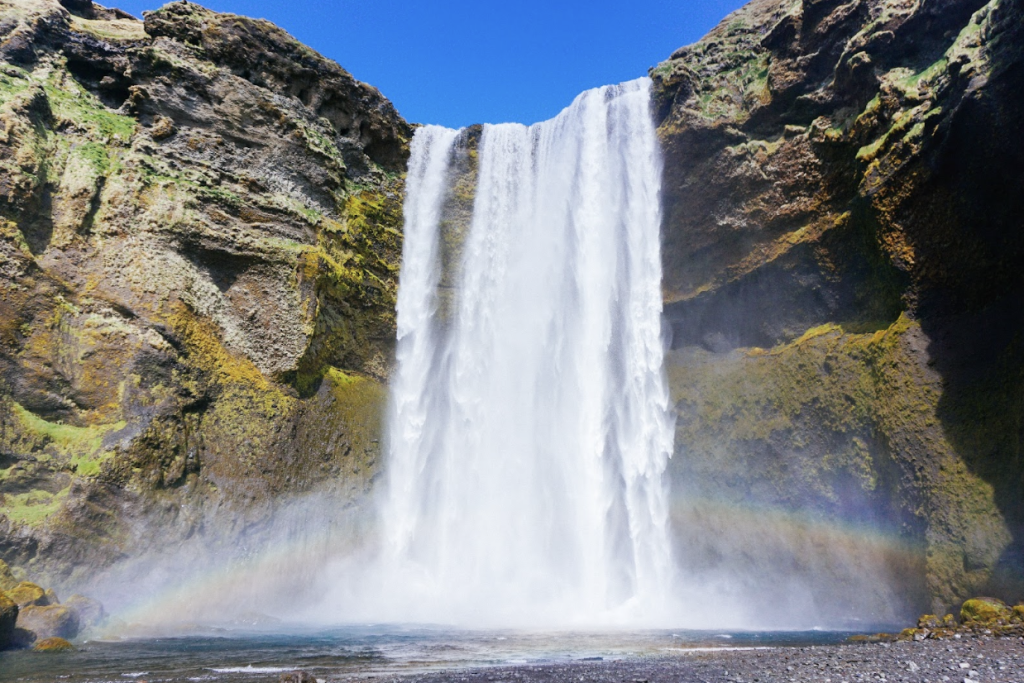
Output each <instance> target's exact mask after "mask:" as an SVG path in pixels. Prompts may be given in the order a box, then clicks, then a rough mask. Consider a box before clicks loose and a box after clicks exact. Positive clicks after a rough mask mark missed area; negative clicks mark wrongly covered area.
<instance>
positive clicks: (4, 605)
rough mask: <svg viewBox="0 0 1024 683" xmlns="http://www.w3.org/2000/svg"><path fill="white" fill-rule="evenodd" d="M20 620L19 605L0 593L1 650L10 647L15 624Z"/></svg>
mask: <svg viewBox="0 0 1024 683" xmlns="http://www.w3.org/2000/svg"><path fill="white" fill-rule="evenodd" d="M17 622H18V605H17V604H15V602H14V600H11V599H10V598H9V597H7V594H6V593H0V650H3V649H6V648H8V647H10V646H11V645H12V643H13V639H14V625H15V624H16V623H17Z"/></svg>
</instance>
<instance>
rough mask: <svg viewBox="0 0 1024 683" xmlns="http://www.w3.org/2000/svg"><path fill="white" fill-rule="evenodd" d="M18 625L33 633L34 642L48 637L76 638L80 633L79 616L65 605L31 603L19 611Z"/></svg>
mask: <svg viewBox="0 0 1024 683" xmlns="http://www.w3.org/2000/svg"><path fill="white" fill-rule="evenodd" d="M17 627H18V628H19V629H23V630H25V631H28V632H29V633H31V634H32V638H31V642H32V643H36V642H38V641H40V640H45V639H47V638H74V637H75V636H76V635H78V617H77V616H75V613H74V612H72V611H71V610H69V609H68V608H67V607H64V606H63V605H44V606H36V605H31V606H29V607H25V608H24V609H22V610H21V611H20V612H19V614H18V621H17Z"/></svg>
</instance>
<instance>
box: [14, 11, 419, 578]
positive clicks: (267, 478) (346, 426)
mask: <svg viewBox="0 0 1024 683" xmlns="http://www.w3.org/2000/svg"><path fill="white" fill-rule="evenodd" d="M0 61H2V64H0V138H2V140H0V142H2V144H0V290H2V295H0V557H2V558H3V559H5V560H7V561H9V562H10V563H11V564H12V565H13V566H17V567H18V568H19V569H20V570H21V571H27V572H28V573H30V574H31V575H32V576H33V577H38V578H39V579H40V580H45V581H46V582H48V583H52V584H55V585H57V586H65V585H69V584H75V583H80V582H81V581H80V580H81V579H82V578H84V577H87V576H92V575H94V574H96V573H97V572H101V571H103V570H104V569H105V568H108V567H110V566H112V565H114V564H115V563H117V562H118V561H119V560H121V559H125V558H127V557H131V556H136V555H139V554H142V553H145V552H147V551H156V550H159V549H161V548H162V549H166V550H167V552H168V553H170V554H174V553H178V552H180V551H179V544H180V543H181V542H183V541H184V540H185V539H188V538H190V537H193V536H195V535H197V534H203V535H204V537H205V540H204V545H206V546H207V547H209V548H211V549H213V548H216V547H217V543H218V540H217V539H221V540H223V542H224V544H225V545H226V546H227V545H228V544H230V545H231V546H232V547H234V545H235V544H237V542H238V540H239V538H243V537H245V535H246V534H255V533H258V532H260V531H265V530H266V528H267V527H268V526H269V525H270V524H271V523H272V519H273V512H274V510H275V507H276V506H277V505H278V503H279V501H282V500H285V499H287V498H288V497H289V496H290V495H292V494H296V493H304V492H310V491H330V492H333V493H335V494H338V495H340V496H341V498H342V499H344V500H348V501H357V500H358V499H359V497H360V496H361V495H362V494H363V493H364V492H365V491H366V490H367V489H368V487H369V485H370V480H371V478H372V477H373V475H374V473H375V471H376V465H377V459H378V456H379V447H378V436H379V427H380V416H381V414H382V412H383V410H382V409H383V405H384V397H385V392H384V390H383V388H382V383H383V382H384V381H385V380H386V378H387V374H388V370H389V366H390V364H391V355H392V344H393V341H392V340H393V338H394V322H395V313H394V304H395V294H396V288H397V274H398V267H399V259H400V251H401V202H402V188H403V174H404V167H405V161H406V158H407V147H408V139H409V137H410V136H411V129H410V127H409V126H408V124H406V123H405V121H403V120H402V118H401V117H400V116H399V115H398V114H397V113H396V112H395V110H394V108H393V107H392V105H391V104H390V103H389V102H388V101H387V100H386V99H385V98H384V97H383V96H382V95H381V94H380V93H379V92H378V91H377V90H376V89H374V88H372V87H370V86H368V85H366V84H363V83H360V82H358V81H356V80H355V79H353V78H352V77H351V76H350V75H349V74H348V73H347V72H345V71H344V70H343V69H341V68H340V67H338V66H337V65H336V64H335V63H333V62H331V61H329V60H327V59H325V58H323V57H321V56H320V55H318V54H317V53H315V52H314V51H312V50H310V49H309V48H307V47H305V46H303V45H301V44H299V43H298V42H296V41H295V40H294V39H292V38H291V37H290V36H288V35H286V34H285V33H284V32H282V31H281V30H279V29H277V28H276V27H274V26H272V25H270V24H268V23H266V22H263V21H255V20H251V19H247V18H243V17H238V16H233V15H229V14H215V13H213V12H210V11H207V10H205V9H203V8H201V7H199V6H198V5H195V4H191V3H188V2H174V3H171V4H169V5H167V6H165V7H164V8H162V9H161V10H159V11H156V12H152V13H149V14H147V16H146V18H145V21H144V22H143V21H139V20H136V19H134V18H132V17H130V16H129V15H127V14H124V13H122V12H119V11H117V10H108V9H104V8H102V7H99V6H96V5H93V4H92V3H91V2H89V1H88V0H64V1H63V2H61V3H58V2H57V0H4V1H3V2H0ZM324 514H325V515H328V514H330V513H329V511H328V512H325V513H324ZM179 559H180V560H181V561H183V562H192V561H193V560H194V558H192V557H185V556H184V555H181V556H180V557H179Z"/></svg>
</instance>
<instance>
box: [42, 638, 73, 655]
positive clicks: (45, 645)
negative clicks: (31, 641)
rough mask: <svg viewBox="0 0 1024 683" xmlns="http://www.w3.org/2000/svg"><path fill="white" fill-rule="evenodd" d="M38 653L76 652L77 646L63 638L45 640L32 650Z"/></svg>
mask: <svg viewBox="0 0 1024 683" xmlns="http://www.w3.org/2000/svg"><path fill="white" fill-rule="evenodd" d="M32 649H33V650H35V651H36V652H68V651H69V650H74V649H75V646H74V645H72V644H71V643H69V642H68V641H66V640H64V639H63V638H44V639H43V640H40V641H39V642H38V643H36V644H35V646H34V647H33V648H32Z"/></svg>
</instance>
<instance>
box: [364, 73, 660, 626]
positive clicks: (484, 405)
mask: <svg viewBox="0 0 1024 683" xmlns="http://www.w3.org/2000/svg"><path fill="white" fill-rule="evenodd" d="M466 135H467V133H466V131H461V132H460V131H453V130H449V129H445V128H440V127H437V126H426V127H423V128H420V129H419V130H418V131H417V132H416V135H415V138H414V140H413V143H412V158H411V160H410V164H409V175H408V181H407V198H406V206H405V212H406V225H405V247H404V252H403V266H402V272H401V277H400V289H399V298H398V352H397V353H398V368H397V372H396V375H395V377H394V379H393V383H392V411H391V415H390V423H389V434H388V436H389V442H388V449H389V450H388V462H387V487H386V492H385V495H384V500H383V503H382V531H383V539H384V542H385V547H384V549H383V564H382V567H381V570H380V571H381V576H382V577H385V583H386V585H387V586H388V587H389V588H388V590H387V595H386V596H384V597H383V602H384V603H385V604H383V605H381V606H380V607H382V610H383V614H381V616H382V617H384V618H385V619H387V620H394V621H400V622H440V623H461V624H470V625H502V626H509V625H529V624H546V625H552V624H563V625H571V624H588V625H591V626H594V625H599V624H638V623H644V624H650V623H656V622H658V620H659V619H664V620H670V619H671V608H672V604H673V600H672V596H673V583H674V577H673V562H672V557H671V551H670V543H669V538H668V531H667V524H668V521H667V492H666V490H665V482H664V480H663V471H664V469H665V465H666V461H667V459H668V457H669V455H670V453H671V450H672V430H673V424H672V421H671V418H670V413H669V410H668V392H667V388H666V382H665V379H664V376H663V369H662V360H663V358H662V356H663V348H662V338H661V319H660V315H661V306H662V301H661V289H660V287H661V261H660V235H659V230H660V222H661V214H660V197H659V193H660V182H661V158H660V152H659V148H658V144H657V139H656V137H655V129H654V123H653V121H652V117H651V112H650V82H649V80H648V79H639V80H636V81H632V82H628V83H624V84H621V85H614V86H607V87H603V88H598V89H595V90H591V91H588V92H585V93H583V94H582V95H580V96H579V97H578V98H577V99H576V100H575V101H574V102H573V103H572V105H571V106H570V107H568V108H567V109H566V110H565V111H563V112H562V113H561V114H559V115H558V116H557V117H555V118H554V119H552V120H550V121H545V122H543V123H538V124H536V125H533V126H529V127H527V126H523V125H519V124H500V125H487V126H485V127H484V128H483V133H482V137H481V138H480V140H479V148H478V150H476V151H475V153H476V155H477V156H476V158H475V161H476V165H477V168H476V182H475V197H474V199H473V204H472V218H471V221H470V222H469V225H468V230H467V231H465V235H464V237H463V243H462V244H460V245H459V250H460V251H461V254H462V257H461V259H460V262H459V263H457V264H455V267H456V268H457V278H456V280H457V286H456V288H455V292H454V295H453V298H452V303H451V306H450V308H451V310H450V312H447V313H446V315H444V316H442V315H439V314H438V311H439V306H440V302H441V296H440V294H439V283H440V281H441V279H442V275H443V274H442V259H441V253H440V252H441V250H442V248H444V246H445V245H443V244H442V240H441V237H440V235H441V233H442V225H441V224H442V217H443V205H444V203H445V201H446V197H448V196H450V194H451V191H452V182H453V179H454V178H455V173H454V172H453V170H452V159H453V158H454V156H455V155H456V153H457V150H458V149H459V145H460V144H463V142H464V139H465V138H466Z"/></svg>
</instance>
